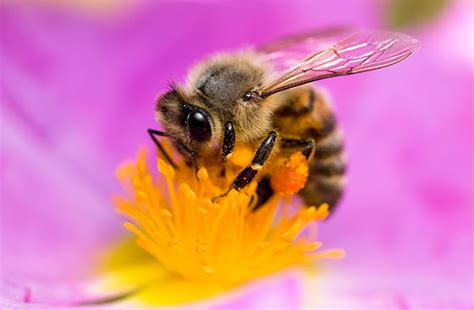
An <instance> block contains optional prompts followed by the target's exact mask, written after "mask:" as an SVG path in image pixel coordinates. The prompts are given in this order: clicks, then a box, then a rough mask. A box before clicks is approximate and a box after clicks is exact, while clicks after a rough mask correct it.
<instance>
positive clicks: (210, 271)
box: [115, 151, 343, 286]
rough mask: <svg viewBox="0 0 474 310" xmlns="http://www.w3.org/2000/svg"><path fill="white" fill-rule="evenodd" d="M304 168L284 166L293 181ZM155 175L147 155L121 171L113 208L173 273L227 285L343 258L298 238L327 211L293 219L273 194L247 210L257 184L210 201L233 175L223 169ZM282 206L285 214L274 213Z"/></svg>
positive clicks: (168, 170) (163, 169)
mask: <svg viewBox="0 0 474 310" xmlns="http://www.w3.org/2000/svg"><path fill="white" fill-rule="evenodd" d="M301 156H302V155H301ZM301 162H302V161H301V157H299V156H298V155H296V156H295V157H292V158H291V159H290V160H289V163H288V164H287V166H286V167H290V166H291V167H292V169H293V170H294V171H295V173H296V174H298V173H300V172H301V171H302V170H304V169H303V168H301V167H302V166H301ZM292 165H293V166H292ZM157 168H158V171H159V173H160V174H161V175H162V176H163V177H164V180H162V179H160V178H158V179H157V180H154V179H153V178H152V176H151V174H152V172H151V171H150V169H149V168H148V166H147V165H146V154H145V152H144V151H142V152H141V153H140V156H139V158H138V161H137V162H136V163H135V164H126V165H125V166H123V167H122V168H121V169H120V170H119V172H118V176H119V179H120V180H121V182H122V183H123V184H124V187H125V188H126V190H127V194H126V195H124V196H123V197H120V198H118V197H117V198H116V199H115V203H116V205H117V210H118V211H119V212H120V213H122V214H124V215H126V216H127V217H128V218H129V219H130V222H127V223H125V224H124V226H125V228H127V229H128V230H129V231H131V232H132V233H134V234H135V235H136V236H137V238H138V241H137V244H138V245H139V246H141V247H142V248H143V249H145V250H146V251H147V252H148V253H150V254H151V255H153V256H154V257H155V258H156V259H157V260H158V261H159V262H160V263H161V264H162V265H163V266H164V267H165V268H166V269H167V270H168V271H169V272H170V273H171V274H175V275H178V276H179V277H181V278H182V279H187V280H191V281H199V282H201V283H210V284H219V285H223V286H232V285H236V284H238V283H241V282H244V281H246V280H249V279H252V278H256V277H259V276H262V275H265V274H268V273H272V272H275V271H278V270H281V269H282V268H285V267H288V266H290V265H295V264H302V263H306V262H309V261H313V260H319V259H326V258H339V257H341V255H342V253H343V252H342V251H341V250H325V251H320V252H317V250H318V249H319V248H320V247H321V243H319V242H316V241H315V240H314V238H311V237H308V236H306V235H308V234H305V233H302V232H303V231H305V230H306V229H308V230H309V235H311V234H312V231H311V229H314V225H313V224H314V223H315V222H318V221H321V220H323V219H324V218H326V217H327V215H328V206H327V205H322V206H320V207H319V208H315V207H309V208H304V207H303V208H300V209H298V210H297V211H296V212H290V211H289V208H290V207H289V206H288V204H289V203H290V200H289V199H287V200H284V201H282V199H281V198H280V197H279V196H277V195H275V196H274V197H272V198H271V199H270V200H269V201H268V202H267V203H266V204H265V205H263V206H262V207H261V208H260V209H259V210H257V211H252V206H253V205H254V204H255V202H254V201H255V199H256V198H257V197H256V194H255V192H256V182H253V183H252V184H250V185H249V186H247V187H246V188H244V189H243V190H242V191H240V192H238V191H236V190H231V191H230V192H229V193H228V194H227V195H225V196H223V197H222V198H219V199H217V200H215V201H214V200H213V198H214V197H217V196H219V195H220V194H222V193H223V192H225V191H226V190H227V188H228V187H229V180H232V178H233V177H235V175H236V174H237V173H238V170H237V169H234V170H233V169H228V171H227V172H226V174H227V176H225V177H224V176H222V174H221V173H220V169H209V170H207V169H206V168H201V169H200V170H199V171H198V173H197V177H196V174H195V173H194V171H193V170H192V169H191V168H187V167H186V166H185V165H182V166H180V169H179V170H177V171H175V170H174V169H173V167H172V166H170V165H168V164H167V163H166V162H164V161H163V160H161V159H158V163H157ZM214 170H215V171H214ZM298 171H300V172H298ZM304 173H305V172H304V171H303V174H304ZM306 174H307V171H306ZM298 177H299V175H298ZM298 182H300V180H299V181H298ZM303 185H304V184H303ZM279 207H283V208H284V209H285V211H284V212H278V210H279ZM313 235H314V233H313Z"/></svg>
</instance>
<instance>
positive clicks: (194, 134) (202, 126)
mask: <svg viewBox="0 0 474 310" xmlns="http://www.w3.org/2000/svg"><path fill="white" fill-rule="evenodd" d="M187 124H188V130H189V134H190V136H191V139H193V140H196V141H198V142H205V141H208V140H209V139H210V138H211V124H210V123H209V117H208V115H207V114H206V113H205V112H204V111H199V110H198V111H193V112H191V113H189V115H188V121H187Z"/></svg>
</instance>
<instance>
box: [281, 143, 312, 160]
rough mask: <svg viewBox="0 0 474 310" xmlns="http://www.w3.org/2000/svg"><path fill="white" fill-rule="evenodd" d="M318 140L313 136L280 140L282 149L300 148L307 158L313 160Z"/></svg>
mask: <svg viewBox="0 0 474 310" xmlns="http://www.w3.org/2000/svg"><path fill="white" fill-rule="evenodd" d="M315 146H316V142H315V141H314V139H313V138H307V139H303V138H302V139H293V138H282V139H281V140H280V147H281V148H282V149H300V150H301V152H302V153H303V155H304V156H305V157H306V159H308V160H311V159H312V158H313V156H314V151H315Z"/></svg>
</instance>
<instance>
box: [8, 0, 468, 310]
mask: <svg viewBox="0 0 474 310" xmlns="http://www.w3.org/2000/svg"><path fill="white" fill-rule="evenodd" d="M382 4H383V3H381V5H380V6H375V5H373V2H371V1H367V2H360V3H358V2H351V1H347V2H332V1H320V2H315V3H308V2H294V3H293V2H292V3H270V2H261V3H257V4H255V3H250V2H248V3H237V2H225V3H207V2H203V3H196V4H193V3H156V2H141V3H139V4H136V5H131V4H128V5H122V4H120V5H117V6H115V7H114V9H113V10H112V13H110V14H107V11H106V10H103V9H100V10H89V9H84V8H82V7H81V8H78V7H69V6H61V7H53V6H52V5H49V4H45V3H41V4H31V3H29V4H27V3H23V4H19V3H13V2H8V3H2V6H1V8H0V10H1V11H0V12H1V13H0V14H1V21H2V30H3V31H2V33H1V65H2V67H1V69H2V70H1V73H2V74H1V77H0V78H1V93H2V99H1V104H2V113H1V121H2V127H1V135H2V137H1V141H0V142H1V152H2V153H1V154H2V156H1V200H0V202H1V220H2V223H1V230H0V231H1V234H0V237H1V262H0V263H1V265H0V271H1V277H0V281H1V282H0V304H2V305H3V306H4V307H10V308H26V307H27V304H29V303H31V304H32V305H37V306H39V307H41V308H42V307H46V306H55V305H56V306H65V305H73V304H77V303H80V302H84V301H90V300H95V299H98V298H99V299H100V298H105V297H110V296H114V294H115V293H117V292H110V291H109V292H103V291H97V290H94V288H95V287H94V283H95V282H94V281H95V280H96V278H95V277H94V274H91V266H93V265H94V262H95V261H94V260H95V259H96V257H97V253H99V252H100V251H102V250H103V249H104V248H106V247H107V246H108V245H110V244H111V243H113V242H114V240H117V239H118V238H119V237H120V234H121V233H122V232H123V230H122V229H121V222H122V219H121V218H120V217H119V216H117V215H116V214H115V211H114V210H113V207H112V204H111V202H110V194H111V193H113V192H117V191H118V190H119V187H118V184H117V182H116V180H115V178H114V175H113V171H114V170H115V168H116V167H117V166H118V165H119V164H120V163H121V162H122V161H123V159H125V158H129V157H132V156H133V155H134V152H135V149H136V147H137V145H138V144H140V143H141V142H143V141H146V139H147V137H146V132H145V130H146V128H149V127H154V126H156V125H155V123H154V120H153V113H152V111H153V105H154V101H155V99H156V96H157V95H158V94H159V93H160V92H162V91H163V90H164V88H165V86H166V83H167V82H168V81H169V80H170V79H175V80H180V79H182V78H183V77H184V75H185V73H186V71H187V69H188V68H189V67H190V65H191V64H193V63H195V62H196V61H198V60H199V59H201V58H202V57H204V56H206V55H208V54H210V53H213V52H215V51H218V50H229V49H235V48H239V47H242V46H246V45H253V44H259V43H263V42H265V41H269V40H272V39H274V38H276V37H278V36H280V35H282V34H286V33H290V32H293V31H297V30H302V29H307V28H312V27H315V26H323V25H333V24H354V25H358V26H365V27H368V28H383V27H384V25H383V20H382V19H381V17H380V16H382V14H381V13H380V12H381V10H382V9H383V5H382ZM472 9H473V8H472V4H471V3H468V2H459V3H457V2H456V3H454V4H452V5H451V6H449V7H447V8H446V9H445V11H444V12H443V14H441V15H440V17H439V19H438V20H435V21H433V22H432V23H431V24H428V25H425V26H424V28H419V29H412V30H411V31H410V30H406V31H407V32H411V34H412V35H413V36H415V37H417V38H418V39H420V41H422V44H423V47H422V49H421V50H420V51H419V53H417V54H416V55H415V56H414V57H412V58H410V59H409V60H407V61H405V62H403V63H401V64H399V65H397V66H394V67H391V68H388V69H385V70H383V71H377V72H373V73H367V74H363V75H359V76H353V77H346V78H341V79H332V80H327V81H323V82H321V83H319V85H323V86H324V87H326V88H328V89H329V91H330V94H331V95H332V98H333V101H334V104H335V106H336V108H337V110H338V115H339V120H340V123H341V124H342V126H343V128H344V129H345V132H346V141H347V149H348V152H349V156H350V157H349V158H350V170H349V172H348V177H349V184H348V189H347V193H346V196H345V199H344V201H343V203H342V205H341V206H340V207H339V208H338V210H337V212H336V214H335V215H334V216H333V217H332V218H331V219H330V220H329V221H327V222H326V223H324V224H322V225H321V227H320V236H321V238H322V239H323V240H324V241H325V243H326V244H328V245H331V246H337V247H342V248H344V249H345V250H346V252H347V254H348V255H347V257H346V258H345V259H344V260H342V261H339V262H337V264H335V263H328V264H327V265H325V266H324V268H323V269H322V270H321V272H320V275H319V276H318V277H316V278H314V277H308V276H305V275H303V274H302V273H300V272H297V271H292V270H290V271H288V272H286V273H283V274H280V275H275V276H273V277H269V278H264V279H261V280H258V281H257V282H254V283H250V284H248V285H246V286H243V287H241V288H238V289H236V290H234V291H231V292H229V293H224V294H222V295H218V296H217V297H214V298H211V299H210V300H204V301H201V302H198V303H196V304H194V306H195V307H203V306H208V305H211V306H212V307H215V308H224V307H234V308H237V307H240V308H243V307H245V308H252V307H253V308H262V307H270V306H281V307H286V308H296V307H303V306H320V307H328V308H329V307H337V306H339V307H350V308H367V307H370V306H372V307H380V308H391V307H399V308H409V307H422V308H434V307H446V308H463V307H464V308H469V307H472V306H473V300H472V290H473V278H472V271H473V270H472V261H473V256H472V255H473V249H472V245H473V237H472V229H473V227H472V225H473V223H472V220H473V219H472V205H473V192H472V188H474V186H473V185H474V184H473V180H472V171H473V167H472V166H473V163H472V158H473V140H472V139H473V137H472V134H473V128H472V124H473V113H472V102H473V97H472V85H473V72H472V70H473V62H472V57H471V58H469V57H465V54H459V53H458V52H459V51H465V50H471V51H472V46H471V47H470V48H469V47H467V45H468V42H469V40H470V38H469V37H467V36H466V37H463V36H461V35H459V32H458V31H457V30H456V29H458V25H459V24H467V23H468V22H465V21H466V20H467V21H469V18H470V15H469V14H470V12H472ZM454 37H456V38H458V39H457V40H453V38H454ZM455 44H459V46H455ZM451 47H452V48H451ZM458 56H459V57H458ZM122 302H123V301H122ZM120 305H121V304H120V303H119V302H117V304H115V306H117V307H120ZM125 305H126V304H122V306H123V307H125Z"/></svg>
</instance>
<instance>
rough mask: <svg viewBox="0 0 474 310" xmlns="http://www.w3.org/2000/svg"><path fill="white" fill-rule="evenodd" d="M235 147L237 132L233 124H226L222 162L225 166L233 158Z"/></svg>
mask: <svg viewBox="0 0 474 310" xmlns="http://www.w3.org/2000/svg"><path fill="white" fill-rule="evenodd" d="M234 146H235V130H234V125H233V124H232V122H227V123H225V128H224V141H223V142H222V153H221V160H222V162H223V163H224V164H225V163H226V162H227V160H228V159H229V158H230V157H231V156H232V152H233V151H234Z"/></svg>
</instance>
